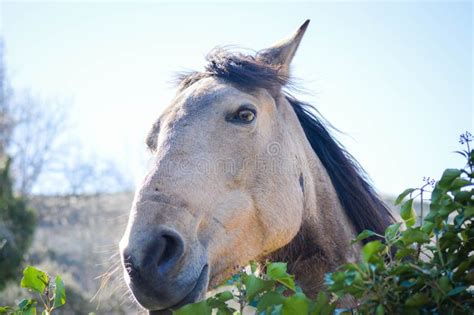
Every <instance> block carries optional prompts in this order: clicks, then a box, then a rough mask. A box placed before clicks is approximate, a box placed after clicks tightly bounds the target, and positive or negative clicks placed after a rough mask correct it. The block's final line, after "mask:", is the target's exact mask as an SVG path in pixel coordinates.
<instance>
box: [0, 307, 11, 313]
mask: <svg viewBox="0 0 474 315" xmlns="http://www.w3.org/2000/svg"><path fill="white" fill-rule="evenodd" d="M12 311H13V307H10V306H0V314H6V313H10V312H12Z"/></svg>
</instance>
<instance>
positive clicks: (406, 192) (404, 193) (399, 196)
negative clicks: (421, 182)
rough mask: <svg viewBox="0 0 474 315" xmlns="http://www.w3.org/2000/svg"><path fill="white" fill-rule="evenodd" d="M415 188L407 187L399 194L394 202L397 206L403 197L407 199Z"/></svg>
mask: <svg viewBox="0 0 474 315" xmlns="http://www.w3.org/2000/svg"><path fill="white" fill-rule="evenodd" d="M415 190H416V189H415V188H408V189H405V190H404V191H403V192H402V193H401V194H400V195H398V197H397V199H396V200H395V203H394V204H395V206H398V205H399V204H400V203H401V202H402V201H403V199H405V197H406V196H408V195H409V194H411V193H412V192H414V191H415Z"/></svg>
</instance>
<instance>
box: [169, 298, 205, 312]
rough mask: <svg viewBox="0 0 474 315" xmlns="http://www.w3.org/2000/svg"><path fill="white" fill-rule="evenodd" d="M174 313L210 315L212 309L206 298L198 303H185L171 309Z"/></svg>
mask: <svg viewBox="0 0 474 315" xmlns="http://www.w3.org/2000/svg"><path fill="white" fill-rule="evenodd" d="M173 314H174V315H211V314H212V309H211V308H210V307H209V305H208V304H207V301H206V300H203V301H201V302H198V303H192V304H187V305H185V306H183V307H181V308H180V309H178V310H176V311H173Z"/></svg>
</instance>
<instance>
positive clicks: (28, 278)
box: [0, 266, 66, 315]
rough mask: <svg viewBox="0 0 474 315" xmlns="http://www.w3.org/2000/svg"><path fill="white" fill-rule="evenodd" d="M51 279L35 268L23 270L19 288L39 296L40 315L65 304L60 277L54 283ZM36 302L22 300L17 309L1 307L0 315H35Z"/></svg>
mask: <svg viewBox="0 0 474 315" xmlns="http://www.w3.org/2000/svg"><path fill="white" fill-rule="evenodd" d="M52 280H53V279H51V277H50V276H49V275H48V274H47V273H45V272H44V271H41V270H39V269H36V268H35V267H32V266H28V267H26V268H25V269H24V270H23V278H22V279H21V286H22V287H23V288H26V289H29V290H31V291H33V292H36V293H38V294H39V297H40V301H41V303H42V308H43V311H42V313H41V314H42V315H50V314H51V313H52V312H53V311H54V310H56V309H58V308H60V307H61V306H63V305H64V304H66V290H65V289H64V283H63V280H62V279H61V277H60V276H56V277H55V278H54V281H52ZM37 305H38V301H37V300H35V299H22V300H21V301H20V303H18V305H17V307H10V306H2V307H0V314H14V315H35V314H36V311H37Z"/></svg>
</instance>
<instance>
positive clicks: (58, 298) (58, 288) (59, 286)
mask: <svg viewBox="0 0 474 315" xmlns="http://www.w3.org/2000/svg"><path fill="white" fill-rule="evenodd" d="M54 283H55V290H54V306H53V307H54V308H58V307H61V306H63V305H64V304H66V290H65V289H64V282H63V280H62V279H61V277H60V276H56V278H55V279H54Z"/></svg>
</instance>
